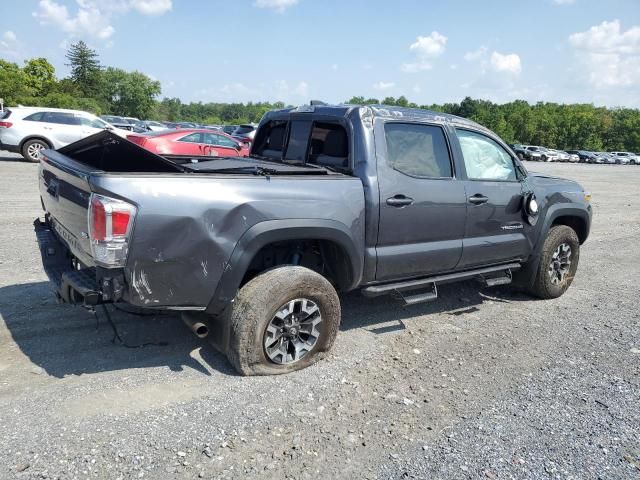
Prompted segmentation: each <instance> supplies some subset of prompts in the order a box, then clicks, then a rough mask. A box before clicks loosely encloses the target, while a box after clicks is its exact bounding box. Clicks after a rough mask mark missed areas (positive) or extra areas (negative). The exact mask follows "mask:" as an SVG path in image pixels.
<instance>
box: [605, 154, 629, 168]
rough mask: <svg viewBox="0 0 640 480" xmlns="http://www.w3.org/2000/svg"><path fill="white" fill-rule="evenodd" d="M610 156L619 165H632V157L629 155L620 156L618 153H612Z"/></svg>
mask: <svg viewBox="0 0 640 480" xmlns="http://www.w3.org/2000/svg"><path fill="white" fill-rule="evenodd" d="M609 155H610V156H611V157H613V158H614V160H615V163H616V164H617V165H629V164H630V163H631V157H629V156H627V155H620V154H619V153H617V152H610V153H609Z"/></svg>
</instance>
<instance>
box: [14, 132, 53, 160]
mask: <svg viewBox="0 0 640 480" xmlns="http://www.w3.org/2000/svg"><path fill="white" fill-rule="evenodd" d="M38 145H40V146H41V148H40V149H38V150H41V149H44V148H51V145H49V143H48V142H47V141H45V140H42V139H40V138H32V139H31V140H27V141H26V142H24V144H23V145H22V148H21V149H20V153H21V154H22V156H23V157H24V159H25V160H27V161H29V162H33V163H38V162H39V161H40V158H36V157H34V156H33V155H32V154H31V152H32V151H33V150H34V148H36V147H37V146H38Z"/></svg>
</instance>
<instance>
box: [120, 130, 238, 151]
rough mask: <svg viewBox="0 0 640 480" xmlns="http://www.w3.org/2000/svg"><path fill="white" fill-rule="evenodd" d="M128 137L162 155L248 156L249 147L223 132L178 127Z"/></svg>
mask: <svg viewBox="0 0 640 480" xmlns="http://www.w3.org/2000/svg"><path fill="white" fill-rule="evenodd" d="M127 139H128V140H130V141H132V142H134V143H136V144H138V145H140V146H141V147H144V148H146V149H147V150H149V151H151V152H154V153H158V154H161V155H195V156H199V155H205V156H214V157H235V156H243V157H244V156H247V155H248V154H249V149H248V148H247V147H246V146H244V145H242V144H241V143H240V142H238V141H237V140H235V139H234V138H232V137H230V136H229V135H226V134H225V133H223V132H219V131H214V130H194V129H182V128H181V129H178V130H163V131H159V132H151V133H146V134H131V135H127Z"/></svg>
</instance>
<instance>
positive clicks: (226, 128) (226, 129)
mask: <svg viewBox="0 0 640 480" xmlns="http://www.w3.org/2000/svg"><path fill="white" fill-rule="evenodd" d="M238 127H239V125H225V126H223V127H222V131H223V132H224V133H226V134H227V135H232V134H233V132H235V131H236V129H237V128H238Z"/></svg>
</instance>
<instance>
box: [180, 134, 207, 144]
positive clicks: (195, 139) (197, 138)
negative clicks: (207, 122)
mask: <svg viewBox="0 0 640 480" xmlns="http://www.w3.org/2000/svg"><path fill="white" fill-rule="evenodd" d="M178 141H179V142H186V143H202V134H201V133H190V134H189V135H185V136H184V137H182V138H179V139H178Z"/></svg>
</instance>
